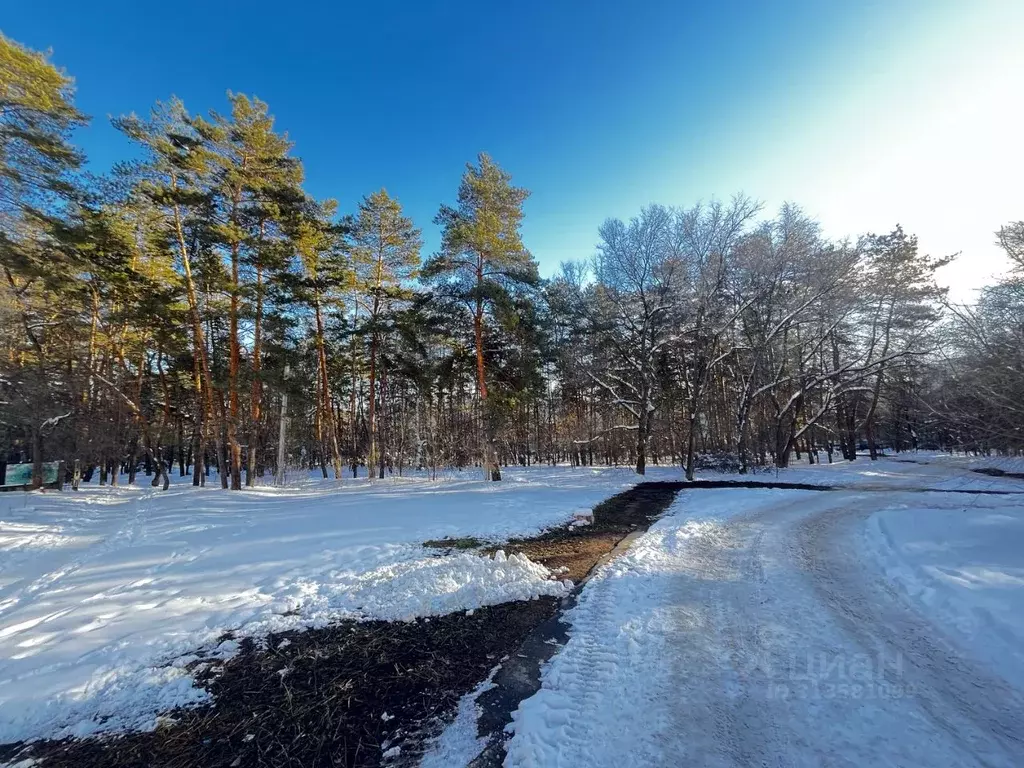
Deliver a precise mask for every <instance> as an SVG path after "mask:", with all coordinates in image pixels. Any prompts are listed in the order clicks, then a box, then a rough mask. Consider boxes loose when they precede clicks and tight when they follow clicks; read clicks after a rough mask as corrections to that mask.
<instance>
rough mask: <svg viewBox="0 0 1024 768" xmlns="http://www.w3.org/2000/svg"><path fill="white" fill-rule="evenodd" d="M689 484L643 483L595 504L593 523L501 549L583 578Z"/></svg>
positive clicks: (552, 531) (549, 532)
mask: <svg viewBox="0 0 1024 768" xmlns="http://www.w3.org/2000/svg"><path fill="white" fill-rule="evenodd" d="M688 485H692V483H641V484H640V485H637V486H636V487H634V488H631V489H630V490H628V491H624V492H622V493H619V494H616V495H615V496H612V497H611V498H610V499H605V500H604V501H602V502H601V503H600V504H598V505H597V506H596V507H594V510H593V511H594V522H593V523H591V524H590V525H581V526H578V527H573V526H564V527H560V528H552V529H550V530H547V531H545V532H543V533H541V534H540V535H538V536H532V537H530V538H527V539H512V540H510V541H508V542H506V543H505V544H502V545H501V549H504V550H505V551H506V552H508V553H509V554H511V553H513V552H521V553H523V554H525V555H526V556H527V557H529V558H530V559H531V560H533V561H534V562H538V563H542V564H543V565H545V566H547V567H548V568H550V569H552V570H555V571H558V570H559V569H562V568H565V569H566V570H564V571H560V572H559V573H560V575H562V576H563V577H565V578H569V579H572V580H573V581H575V582H579V581H580V580H581V579H583V577H584V576H586V575H587V574H588V573H589V572H590V570H591V569H592V568H593V567H594V566H595V565H596V564H597V562H598V561H599V560H600V559H601V558H602V557H603V556H604V555H605V554H607V553H608V552H610V551H611V550H612V549H613V548H614V547H615V545H616V544H618V543H619V542H620V541H621V540H622V539H623V538H625V537H626V536H627V535H628V534H630V533H632V532H633V531H637V530H641V529H644V528H647V527H648V526H649V525H650V524H651V523H652V522H654V520H655V519H656V518H657V517H658V516H659V515H660V514H662V513H663V512H664V511H665V510H666V509H667V508H668V506H669V504H671V503H672V499H674V498H675V495H676V493H677V492H678V491H679V490H680V489H682V488H685V487H687V486H688ZM493 549H497V547H494V548H493Z"/></svg>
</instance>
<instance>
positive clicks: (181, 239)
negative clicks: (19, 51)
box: [114, 99, 227, 487]
mask: <svg viewBox="0 0 1024 768" xmlns="http://www.w3.org/2000/svg"><path fill="white" fill-rule="evenodd" d="M114 125H115V127H117V128H118V129H119V130H121V131H122V132H123V133H125V135H127V136H128V137H129V138H131V139H133V140H134V141H136V142H138V143H139V144H141V145H142V146H143V147H144V148H145V149H146V150H147V152H148V157H147V159H146V162H145V165H144V168H143V170H142V172H143V175H144V178H143V181H142V182H141V183H140V191H141V192H142V193H144V194H146V195H148V196H149V198H150V199H151V200H152V201H153V203H154V205H155V206H157V207H158V208H159V209H160V210H161V212H162V217H163V227H164V229H165V234H166V237H167V238H168V240H169V241H170V242H172V243H173V244H174V247H175V250H176V251H177V256H178V259H179V260H180V263H181V268H182V276H183V278H184V283H185V293H186V296H187V299H188V306H189V317H190V320H191V326H192V350H193V358H194V368H195V370H194V379H195V388H196V392H197V393H199V396H200V398H201V402H202V407H201V408H200V409H199V410H200V414H201V418H200V419H199V425H198V427H197V437H198V445H197V450H196V463H195V473H194V475H193V479H192V483H193V485H201V484H205V482H206V475H205V473H204V467H203V462H204V456H205V453H206V444H207V441H208V440H209V438H210V436H211V434H212V435H213V437H214V443H215V446H216V456H217V463H218V470H219V471H218V474H219V476H220V479H221V485H222V486H223V487H227V473H226V472H225V469H226V468H225V466H224V451H223V450H222V438H221V430H220V429H219V428H218V424H217V423H216V422H217V421H219V422H220V424H221V425H222V424H223V423H224V413H223V411H224V403H223V400H222V399H221V397H220V396H219V394H218V395H217V397H216V398H215V397H214V394H215V391H214V390H215V387H214V381H213V376H212V369H211V365H210V356H209V354H208V353H207V346H206V336H207V334H206V330H205V329H204V320H205V319H206V318H204V317H203V311H202V307H201V306H200V292H199V289H198V285H199V284H198V282H197V279H196V278H197V275H196V273H195V270H194V266H195V265H196V262H198V261H199V260H200V259H201V258H202V257H203V256H204V253H203V249H202V234H203V233H204V232H205V230H206V228H207V226H208V223H207V222H208V212H209V209H210V197H211V195H210V173H211V170H212V167H213V161H214V157H213V155H212V153H211V151H210V149H209V147H208V146H207V145H206V142H205V141H204V140H203V137H202V136H201V135H200V134H199V133H198V131H197V130H196V128H195V122H194V120H193V118H192V117H191V116H190V115H189V114H188V112H187V111H186V110H185V106H184V104H182V103H181V101H179V100H177V99H173V100H171V102H170V103H168V104H166V105H164V104H161V103H159V102H158V103H157V104H156V106H155V107H154V108H153V111H152V113H151V116H150V119H149V120H142V119H140V118H138V117H136V116H135V115H130V116H128V117H123V118H118V119H116V120H115V121H114ZM207 272H209V270H207ZM218 417H219V418H218Z"/></svg>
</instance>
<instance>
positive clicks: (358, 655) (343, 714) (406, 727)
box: [0, 598, 558, 768]
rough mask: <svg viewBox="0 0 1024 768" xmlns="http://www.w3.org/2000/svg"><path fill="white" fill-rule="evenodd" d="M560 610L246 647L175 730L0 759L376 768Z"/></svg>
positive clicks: (49, 767) (342, 628) (408, 748)
mask: <svg viewBox="0 0 1024 768" xmlns="http://www.w3.org/2000/svg"><path fill="white" fill-rule="evenodd" d="M557 609H558V601H557V600H555V599H554V598H541V599H539V600H534V601H530V602H514V603H505V604H504V605H497V606H492V607H489V608H482V609H479V610H476V611H474V612H472V614H466V613H457V614H449V615H448V616H442V617H439V618H433V619H424V620H420V621H415V622H409V623H402V622H391V623H389V622H383V621H374V622H364V623H358V622H343V623H339V624H337V625H335V626H332V627H329V628H326V629H318V630H310V631H306V632H286V633H281V634H278V635H273V636H271V637H270V638H269V639H268V642H267V643H266V647H265V648H258V647H256V646H255V644H253V643H251V642H250V643H246V644H245V645H244V646H243V651H242V652H241V653H240V654H239V655H238V656H236V657H235V658H234V659H232V660H231V661H229V662H228V663H227V664H226V665H225V666H224V670H223V672H222V673H220V674H219V675H217V676H216V677H213V678H212V679H209V680H206V681H204V682H205V685H206V687H207V688H208V689H209V691H210V692H211V693H212V694H213V697H214V700H215V705H213V706H202V707H198V708H195V709H189V710H176V711H174V712H171V713H169V717H170V718H171V719H173V721H174V722H173V724H168V725H165V726H163V727H161V728H159V729H158V730H156V731H154V732H152V733H131V734H127V735H125V736H121V737H118V738H108V739H84V740H67V741H62V742H37V743H35V744H30V745H22V746H20V747H19V746H18V745H9V746H7V747H0V763H2V762H4V761H12V762H14V761H16V760H19V759H24V758H28V757H33V758H36V759H39V760H41V762H42V765H43V766H46V768H55V767H56V768H64V767H66V768H93V767H95V768H100V767H101V766H102V767H103V768H127V767H128V766H132V767H133V768H143V767H146V768H149V767H150V766H166V767H167V768H172V767H173V768H186V767H188V768H243V767H245V766H296V767H298V766H302V767H303V768H318V767H320V766H376V765H379V764H380V763H381V759H382V755H383V753H384V751H385V750H386V749H388V748H390V747H392V746H396V745H397V746H400V747H401V748H402V753H401V757H402V758H403V762H405V759H408V758H413V757H415V756H416V755H417V753H418V750H419V748H420V747H419V746H418V745H419V744H422V741H423V738H422V736H423V734H424V733H429V732H430V731H431V729H432V727H433V728H434V729H436V728H437V726H438V722H439V717H440V716H443V715H445V714H447V713H449V712H450V711H452V710H453V709H454V708H455V706H456V704H457V702H458V700H459V698H460V697H461V696H462V695H464V694H466V693H468V692H469V691H471V690H472V689H473V688H474V687H475V686H476V685H477V684H478V683H479V682H480V681H481V680H483V679H484V678H485V677H487V674H488V672H489V671H490V670H491V669H492V668H493V667H494V666H495V665H496V664H498V663H499V661H501V660H502V659H503V658H504V657H506V656H507V655H508V654H510V653H512V652H513V651H515V650H516V649H517V648H518V647H519V646H520V645H521V644H522V642H523V640H524V639H525V638H526V637H527V636H528V635H529V633H530V632H531V630H533V628H534V627H536V626H537V625H539V624H542V623H543V622H544V621H545V620H547V619H549V618H551V617H552V616H553V615H554V614H555V612H556V611H557Z"/></svg>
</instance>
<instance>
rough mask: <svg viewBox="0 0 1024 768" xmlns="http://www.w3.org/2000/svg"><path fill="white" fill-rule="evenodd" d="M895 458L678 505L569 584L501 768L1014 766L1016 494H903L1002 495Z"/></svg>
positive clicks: (1021, 657) (1020, 715)
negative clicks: (812, 486) (557, 642)
mask: <svg viewBox="0 0 1024 768" xmlns="http://www.w3.org/2000/svg"><path fill="white" fill-rule="evenodd" d="M902 458H904V459H905V458H915V459H916V460H918V461H921V462H925V463H921V464H913V463H907V462H905V461H892V460H883V461H879V462H875V463H871V462H867V461H865V462H856V463H854V464H839V465H833V466H832V467H828V466H821V467H805V468H795V469H793V470H791V471H789V472H785V473H782V476H780V479H786V480H795V479H800V480H811V481H817V482H822V483H825V482H827V483H830V484H834V485H841V486H844V489H843V490H841V491H837V492H831V493H816V492H806V491H788V490H741V489H729V490H693V491H686V492H683V493H681V494H680V496H679V497H678V499H677V501H676V503H675V505H674V507H673V509H672V510H671V512H670V515H669V516H666V517H664V518H663V519H661V520H660V521H658V522H657V523H656V524H655V525H654V526H653V527H652V529H651V530H650V531H649V532H648V533H647V534H645V535H644V536H642V537H641V538H640V539H638V540H637V542H635V544H634V546H633V547H632V548H631V549H630V550H629V551H628V552H627V553H626V554H625V555H624V556H623V557H621V558H619V559H618V560H616V561H613V562H611V563H609V564H608V565H606V566H604V567H603V568H602V569H601V570H600V571H599V572H598V574H597V575H596V576H595V577H594V578H593V579H592V580H591V581H590V582H589V583H588V584H587V585H586V586H585V587H584V590H583V593H582V595H581V597H580V600H579V603H578V605H577V606H576V607H575V608H574V609H573V610H572V611H571V612H570V615H569V620H570V622H571V632H570V640H569V642H568V644H567V645H566V646H565V647H564V648H563V649H562V650H561V651H560V652H559V653H558V654H557V655H556V656H555V657H554V658H553V659H552V660H551V662H549V663H548V665H547V666H546V667H545V670H544V674H543V680H542V688H541V690H540V691H539V692H538V693H537V694H536V695H534V696H533V697H531V698H529V699H527V700H526V701H524V702H523V703H522V704H521V705H520V707H519V710H518V711H517V712H516V713H515V715H514V722H513V725H512V730H513V737H512V739H511V741H510V743H509V745H508V746H509V749H508V757H507V759H506V763H505V764H506V766H510V767H524V766H545V768H557V767H558V766H565V767H567V768H568V767H569V766H581V765H586V766H592V767H594V768H600V767H601V766H609V767H610V766H615V767H616V768H622V767H628V766H651V765H663V766H669V765H672V766H674V765H710V766H737V767H739V766H750V765H772V766H775V765H778V766H783V765H785V766H808V767H810V766H821V765H844V766H861V765H892V766H969V765H985V766H1020V765H1024V732H1022V730H1021V728H1022V723H1024V654H1022V649H1024V619H1022V616H1024V611H1022V610H1021V609H1022V608H1024V496H997V495H966V494H949V493H935V492H921V491H918V490H915V489H922V488H941V489H947V490H950V489H957V488H959V489H971V490H1015V491H1022V490H1024V483H1022V482H1021V481H1019V480H1016V481H1013V480H1002V479H998V480H994V479H992V478H986V477H984V476H981V475H974V474H971V473H970V472H969V471H968V470H969V469H970V468H972V467H976V466H992V464H991V463H980V462H976V461H972V460H964V459H956V458H953V459H950V458H948V457H938V456H926V455H918V456H916V457H902ZM1003 468H1004V469H1009V468H1008V467H1003Z"/></svg>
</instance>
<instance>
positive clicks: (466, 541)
mask: <svg viewBox="0 0 1024 768" xmlns="http://www.w3.org/2000/svg"><path fill="white" fill-rule="evenodd" d="M483 545H484V543H483V542H482V541H480V539H474V538H473V537H472V536H464V537H462V538H461V539H427V541H424V542H423V546H424V547H430V548H431V549H443V550H446V551H449V552H450V551H452V550H456V549H478V548H480V547H482V546H483Z"/></svg>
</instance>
